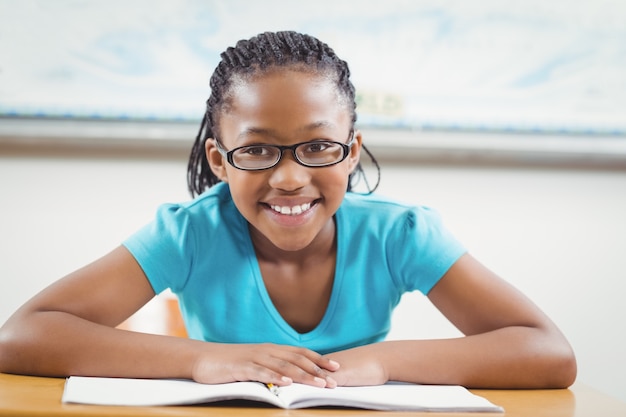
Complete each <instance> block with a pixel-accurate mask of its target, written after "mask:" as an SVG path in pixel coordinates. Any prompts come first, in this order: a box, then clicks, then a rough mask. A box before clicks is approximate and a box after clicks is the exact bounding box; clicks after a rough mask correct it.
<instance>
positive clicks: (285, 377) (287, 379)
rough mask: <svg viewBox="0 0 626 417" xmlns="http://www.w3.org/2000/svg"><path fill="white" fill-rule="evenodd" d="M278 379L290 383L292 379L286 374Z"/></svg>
mask: <svg viewBox="0 0 626 417" xmlns="http://www.w3.org/2000/svg"><path fill="white" fill-rule="evenodd" d="M280 380H281V381H283V382H284V383H285V384H291V383H292V382H293V380H292V379H291V378H289V377H288V376H283V377H281V378H280Z"/></svg>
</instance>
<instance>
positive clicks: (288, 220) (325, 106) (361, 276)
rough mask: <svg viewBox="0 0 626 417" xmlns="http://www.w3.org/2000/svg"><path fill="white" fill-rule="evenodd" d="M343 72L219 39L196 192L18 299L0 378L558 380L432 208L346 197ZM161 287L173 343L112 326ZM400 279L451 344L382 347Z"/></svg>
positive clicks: (310, 55) (527, 322)
mask: <svg viewBox="0 0 626 417" xmlns="http://www.w3.org/2000/svg"><path fill="white" fill-rule="evenodd" d="M349 75H350V72H349V70H348V66H347V64H346V63H345V62H344V61H342V60H340V59H339V58H338V57H337V56H336V55H335V53H334V52H333V50H332V49H330V48H329V47H328V46H327V45H326V44H324V43H322V42H320V41H319V40H317V39H315V38H313V37H311V36H307V35H302V34H298V33H294V32H278V33H264V34H260V35H258V36H256V37H253V38H252V39H250V40H247V41H240V42H239V43H237V45H236V46H235V47H234V48H229V49H227V50H226V51H225V52H224V53H223V54H222V61H221V62H220V63H219V65H218V66H217V68H216V70H215V73H214V74H213V76H212V78H211V83H210V85H211V95H210V97H209V99H208V101H207V110H206V114H205V117H204V120H203V123H202V126H201V128H200V132H199V134H198V137H197V139H196V142H195V144H194V146H193V150H192V155H191V158H190V162H189V171H188V174H189V175H188V180H189V187H190V191H191V193H192V195H194V196H195V199H193V201H190V202H186V203H183V204H168V205H164V206H162V207H161V208H160V209H159V211H158V213H157V216H156V219H155V220H154V221H153V222H152V223H151V224H149V225H148V226H146V227H144V228H143V229H141V230H139V231H138V232H137V233H136V234H134V235H132V236H131V237H130V238H129V239H128V240H127V241H125V242H124V243H123V245H122V246H120V247H118V248H116V249H114V250H113V251H112V252H111V253H109V254H107V255H105V256H104V257H102V258H101V259H99V260H97V261H95V262H94V263H92V264H90V265H87V266H86V267H84V268H82V269H80V270H78V271H76V272H74V273H72V274H70V275H68V276H67V277H65V278H63V279H61V280H59V281H58V282H56V283H55V284H53V285H51V286H50V287H49V288H47V289H45V290H43V291H42V292H41V293H40V294H38V295H36V296H35V297H34V298H33V299H31V300H30V301H29V302H27V303H26V304H25V305H24V306H23V307H21V308H20V309H19V310H18V311H17V312H16V313H15V314H14V315H13V316H12V317H11V318H10V319H9V320H8V321H7V323H6V324H5V325H4V326H3V327H2V329H1V331H0V371H1V372H10V373H21V374H33V375H50V376H67V375H99V376H117V377H138V378H139V377H141V378H190V379H194V380H196V381H199V382H203V383H223V382H229V381H243V380H253V381H261V382H264V383H272V384H277V385H286V384H290V383H292V382H300V383H305V384H311V385H316V386H320V387H329V388H332V387H335V386H337V385H373V384H383V383H385V382H387V381H390V380H396V381H409V382H417V383H430V384H461V385H465V386H469V387H493V388H505V387H506V388H513V387H515V388H522V387H524V388H539V387H542V388H545V387H567V386H569V385H570V384H572V382H573V381H574V379H575V375H576V362H575V359H574V355H573V352H572V350H571V348H570V346H569V344H568V342H567V341H566V339H565V338H564V337H563V335H562V334H561V333H560V332H559V330H558V329H557V327H556V326H555V325H554V324H553V323H552V322H551V321H550V320H549V319H548V318H547V317H546V316H545V315H544V314H543V313H542V312H541V311H539V309H538V308H537V307H536V306H535V305H534V304H532V303H531V302H530V301H529V300H528V299H527V298H525V297H524V296H523V295H522V294H520V293H519V292H518V291H516V290H515V289H514V288H512V287H511V286H510V285H508V284H507V283H506V282H504V281H503V280H502V279H500V278H499V277H497V276H496V275H495V274H494V273H492V272H491V271H490V270H488V269H487V268H485V267H484V266H483V265H481V264H480V263H479V262H478V261H477V260H476V259H474V258H473V257H472V256H471V255H470V254H469V253H467V252H466V250H465V249H464V248H463V246H461V244H459V242H457V241H456V240H455V239H454V237H453V236H451V234H450V233H449V232H448V231H447V230H446V229H445V228H444V226H442V224H441V221H440V219H439V218H438V217H437V215H436V214H435V213H434V212H433V211H431V210H429V209H428V208H425V207H420V206H417V207H416V206H409V205H405V204H401V203H398V202H394V201H391V200H387V199H384V198H381V197H376V196H373V195H371V194H370V195H361V194H356V193H353V192H350V190H351V187H352V180H353V179H354V175H357V174H360V173H361V166H360V163H359V158H360V155H361V151H362V150H364V149H365V148H364V146H363V137H362V135H361V132H359V131H358V130H357V129H355V121H356V111H355V109H356V105H355V92H354V87H353V85H352V84H351V82H350V80H349ZM346 190H347V191H348V192H346ZM168 288H169V289H171V290H172V291H173V292H174V293H176V294H177V295H178V297H179V301H180V305H181V310H182V314H183V317H184V320H185V324H186V328H187V332H188V334H189V338H176V337H169V336H160V335H150V334H142V333H136V332H130V331H125V330H120V329H117V328H116V326H117V325H119V324H120V323H121V322H122V321H124V320H125V319H126V318H128V317H129V316H130V315H132V314H133V313H134V312H136V311H137V310H138V309H139V308H140V307H141V306H143V305H144V304H145V303H147V302H148V301H149V300H150V299H151V298H153V297H154V296H155V294H157V293H160V292H161V291H163V290H165V289H168ZM413 290H418V291H421V292H423V293H424V294H427V295H428V297H429V299H430V300H431V301H432V302H433V304H434V305H435V306H436V307H437V308H438V309H439V310H440V311H441V312H442V313H443V314H444V315H445V316H446V317H447V318H448V319H449V320H450V321H451V322H452V323H453V324H454V325H455V326H456V327H457V328H459V329H460V330H461V331H462V332H463V333H464V335H465V336H464V337H460V338H454V339H444V340H403V341H385V340H384V339H385V335H386V334H387V332H388V330H389V325H390V316H391V312H392V310H393V308H394V307H395V306H396V305H397V303H398V302H399V300H400V297H401V295H402V294H403V293H405V292H407V291H413Z"/></svg>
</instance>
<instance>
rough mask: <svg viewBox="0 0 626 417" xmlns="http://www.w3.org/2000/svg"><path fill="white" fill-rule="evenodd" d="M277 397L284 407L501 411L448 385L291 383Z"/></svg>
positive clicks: (489, 403)
mask: <svg viewBox="0 0 626 417" xmlns="http://www.w3.org/2000/svg"><path fill="white" fill-rule="evenodd" d="M279 396H280V398H281V399H282V400H283V401H284V402H285V404H286V405H287V407H288V408H306V407H317V406H340V407H356V408H367V409H374V410H398V411H402V410H404V411H409V410H412V411H490V412H494V411H495V412H502V411H503V409H502V408H501V407H498V406H496V405H494V404H492V403H491V402H489V401H488V400H487V399H485V398H483V397H479V396H477V395H474V394H472V393H471V392H469V391H468V390H467V389H466V388H464V387H461V386H451V385H417V384H404V383H388V384H385V385H379V386H365V387H337V388H334V389H328V388H316V387H312V386H307V385H300V384H292V385H290V386H287V387H281V388H280V393H279Z"/></svg>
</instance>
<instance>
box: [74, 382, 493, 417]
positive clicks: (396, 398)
mask: <svg viewBox="0 0 626 417" xmlns="http://www.w3.org/2000/svg"><path fill="white" fill-rule="evenodd" d="M227 400H248V401H257V402H264V403H268V404H272V405H274V406H276V407H281V408H308V407H322V406H324V407H326V406H329V407H334V406H336V407H350V408H365V409H372V410H399V411H400V410H401V411H447V412H455V411H463V412H464V411H482V412H490V411H493V412H503V411H504V410H503V409H502V408H501V407H498V406H496V405H494V404H492V403H490V402H489V401H488V400H487V399H485V398H483V397H479V396H477V395H474V394H472V393H471V392H469V391H468V390H467V389H465V388H464V387H461V386H451V385H417V384H403V383H389V384H385V385H378V386H367V387H337V388H334V389H329V388H316V387H312V386H308V385H302V384H291V385H289V386H285V387H279V388H275V389H270V388H268V387H267V386H266V385H264V384H261V383H258V382H232V383H227V384H213V385H205V384H200V383H197V382H193V381H189V380H179V379H126V378H95V377H75V376H72V377H70V378H68V379H67V381H66V383H65V389H64V391H63V399H62V401H63V402H64V403H80V404H98V405H125V406H157V405H189V404H205V403H210V402H216V401H227Z"/></svg>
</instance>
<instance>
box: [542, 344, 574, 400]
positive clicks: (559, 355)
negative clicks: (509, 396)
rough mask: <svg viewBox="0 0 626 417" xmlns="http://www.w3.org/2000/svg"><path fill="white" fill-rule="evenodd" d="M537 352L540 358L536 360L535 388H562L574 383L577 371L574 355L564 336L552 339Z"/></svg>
mask: <svg viewBox="0 0 626 417" xmlns="http://www.w3.org/2000/svg"><path fill="white" fill-rule="evenodd" d="M537 353H538V355H539V357H541V358H542V360H540V361H539V362H538V364H539V369H538V373H539V375H538V378H537V379H536V381H537V382H538V384H537V385H539V386H538V387H537V388H548V389H562V388H568V387H570V386H571V385H572V384H574V382H575V381H576V375H577V373H578V365H577V363H576V355H575V354H574V350H573V349H572V347H571V346H570V344H569V343H568V342H567V340H566V339H565V338H564V337H562V336H561V337H559V340H558V341H555V340H554V339H552V340H551V342H548V343H547V344H545V345H544V346H543V349H540V351H539V352H537ZM539 381H541V382H539Z"/></svg>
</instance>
